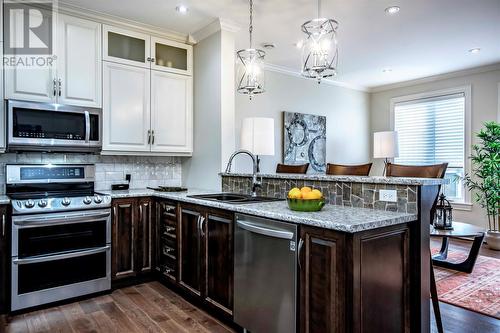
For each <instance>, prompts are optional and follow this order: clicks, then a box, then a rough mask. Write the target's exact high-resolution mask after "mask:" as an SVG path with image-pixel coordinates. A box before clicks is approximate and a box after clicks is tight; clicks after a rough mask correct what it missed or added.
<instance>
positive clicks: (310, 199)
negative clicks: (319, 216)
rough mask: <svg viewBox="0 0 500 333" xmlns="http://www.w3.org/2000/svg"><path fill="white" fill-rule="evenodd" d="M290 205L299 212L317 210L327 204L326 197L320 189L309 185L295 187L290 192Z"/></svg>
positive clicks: (288, 199)
mask: <svg viewBox="0 0 500 333" xmlns="http://www.w3.org/2000/svg"><path fill="white" fill-rule="evenodd" d="M287 201H288V207H289V208H290V209H291V210H296V211H299V212H317V211H320V210H321V208H323V206H325V198H324V197H323V193H321V191H320V190H316V189H312V188H310V187H308V186H304V187H302V188H300V189H299V188H298V187H294V188H292V189H291V190H290V191H289V192H288V198H287Z"/></svg>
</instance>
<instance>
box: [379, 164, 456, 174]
mask: <svg viewBox="0 0 500 333" xmlns="http://www.w3.org/2000/svg"><path fill="white" fill-rule="evenodd" d="M447 167H448V163H442V164H434V165H402V164H393V163H387V166H386V168H387V169H386V175H387V177H416V178H444V174H445V172H446V168H447Z"/></svg>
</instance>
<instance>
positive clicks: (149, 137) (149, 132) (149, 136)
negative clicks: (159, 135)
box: [148, 130, 151, 145]
mask: <svg viewBox="0 0 500 333" xmlns="http://www.w3.org/2000/svg"><path fill="white" fill-rule="evenodd" d="M150 144H151V130H148V145H150Z"/></svg>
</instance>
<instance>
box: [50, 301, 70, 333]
mask: <svg viewBox="0 0 500 333" xmlns="http://www.w3.org/2000/svg"><path fill="white" fill-rule="evenodd" d="M43 316H44V317H45V320H46V321H47V323H48V325H49V328H50V332H51V333H74V331H73V329H72V328H71V325H70V324H69V322H68V320H67V319H66V317H65V316H64V313H63V312H62V311H61V309H60V308H59V307H55V308H49V309H47V310H45V311H44V312H43Z"/></svg>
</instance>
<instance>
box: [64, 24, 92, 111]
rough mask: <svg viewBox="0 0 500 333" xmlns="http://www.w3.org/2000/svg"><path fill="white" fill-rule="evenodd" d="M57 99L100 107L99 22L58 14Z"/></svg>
mask: <svg viewBox="0 0 500 333" xmlns="http://www.w3.org/2000/svg"><path fill="white" fill-rule="evenodd" d="M57 30H58V32H57V33H58V38H57V41H58V52H57V55H58V71H57V72H58V82H57V84H58V101H59V103H61V104H71V105H79V106H89V107H101V88H102V85H101V81H102V78H101V24H99V23H96V22H92V21H88V20H83V19H80V18H75V17H71V16H67V15H59V20H58V27H57Z"/></svg>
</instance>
